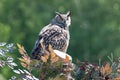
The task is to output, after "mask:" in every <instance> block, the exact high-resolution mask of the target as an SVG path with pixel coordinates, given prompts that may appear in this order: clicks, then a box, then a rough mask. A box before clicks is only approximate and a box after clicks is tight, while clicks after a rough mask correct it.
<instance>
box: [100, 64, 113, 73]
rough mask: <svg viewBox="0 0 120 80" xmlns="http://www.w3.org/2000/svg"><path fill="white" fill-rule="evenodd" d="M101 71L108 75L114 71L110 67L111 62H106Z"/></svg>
mask: <svg viewBox="0 0 120 80" xmlns="http://www.w3.org/2000/svg"><path fill="white" fill-rule="evenodd" d="M100 71H101V73H102V74H103V75H108V74H110V73H111V72H112V69H111V67H110V64H109V63H106V64H105V65H104V66H102V67H101V69H100Z"/></svg>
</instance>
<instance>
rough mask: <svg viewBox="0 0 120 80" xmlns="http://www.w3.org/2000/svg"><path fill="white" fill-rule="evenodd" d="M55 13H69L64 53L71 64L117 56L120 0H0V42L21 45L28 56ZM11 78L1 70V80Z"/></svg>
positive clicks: (9, 73) (119, 37)
mask: <svg viewBox="0 0 120 80" xmlns="http://www.w3.org/2000/svg"><path fill="white" fill-rule="evenodd" d="M56 11H58V12H61V13H66V12H67V11H71V18H72V24H71V26H70V35H71V39H70V44H69V49H68V51H67V53H69V54H70V55H71V56H72V57H73V61H74V62H75V61H76V59H79V60H81V61H89V62H92V63H98V61H99V59H101V60H102V61H105V60H107V56H109V55H110V54H111V53H112V54H113V55H114V57H119V56H120V0H0V42H7V43H14V44H16V43H20V44H22V45H23V46H24V47H25V49H26V50H27V52H28V53H30V52H31V50H32V48H33V45H34V42H35V41H36V39H37V36H38V33H39V31H40V30H41V29H42V28H43V27H44V26H46V25H47V24H49V22H50V21H51V20H52V18H53V17H54V16H55V15H56V14H55V12H56ZM11 55H12V56H16V57H17V56H19V54H18V53H13V54H11ZM16 59H17V58H16ZM11 75H13V72H11V71H10V70H9V69H8V68H2V69H0V80H8V79H9V78H10V76H11ZM3 78H4V79H3Z"/></svg>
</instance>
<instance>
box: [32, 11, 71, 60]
mask: <svg viewBox="0 0 120 80" xmlns="http://www.w3.org/2000/svg"><path fill="white" fill-rule="evenodd" d="M70 24H71V18H70V11H68V12H67V13H66V14H61V13H59V12H56V16H55V17H54V18H53V19H52V20H51V22H50V23H49V24H48V25H47V26H45V27H44V28H43V29H42V30H41V31H40V33H39V35H38V38H37V40H36V42H35V45H34V47H33V50H32V53H31V58H32V59H37V60H40V56H42V55H45V52H44V51H43V48H42V46H41V44H40V41H41V40H42V41H43V44H44V46H45V49H46V50H47V51H48V52H49V49H48V46H49V45H51V46H52V48H53V49H54V50H59V51H62V52H66V51H67V48H68V45H69V39H70V35H69V26H70Z"/></svg>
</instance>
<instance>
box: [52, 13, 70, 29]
mask: <svg viewBox="0 0 120 80" xmlns="http://www.w3.org/2000/svg"><path fill="white" fill-rule="evenodd" d="M52 24H55V25H58V26H59V27H61V28H64V29H68V27H69V26H70V24H71V18H70V11H68V12H67V13H66V14H61V13H59V12H56V16H55V18H54V19H53V20H52Z"/></svg>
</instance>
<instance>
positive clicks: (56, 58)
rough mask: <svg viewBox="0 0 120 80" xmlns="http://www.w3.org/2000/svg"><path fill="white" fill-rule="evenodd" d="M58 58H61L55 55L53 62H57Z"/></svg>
mask: <svg viewBox="0 0 120 80" xmlns="http://www.w3.org/2000/svg"><path fill="white" fill-rule="evenodd" d="M58 60H59V57H54V58H52V59H51V61H52V63H55V62H57V61H58Z"/></svg>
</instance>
